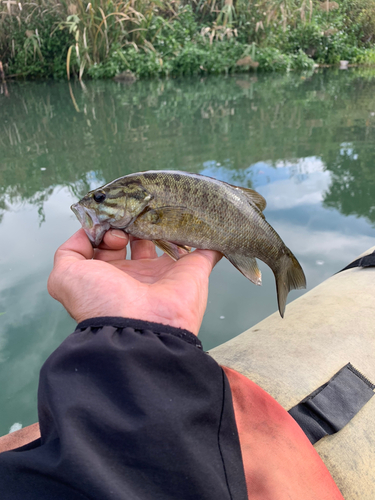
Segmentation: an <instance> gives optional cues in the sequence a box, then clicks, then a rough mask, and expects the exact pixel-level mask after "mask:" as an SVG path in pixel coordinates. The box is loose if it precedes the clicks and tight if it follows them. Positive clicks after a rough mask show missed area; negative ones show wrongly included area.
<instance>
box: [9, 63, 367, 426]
mask: <svg viewBox="0 0 375 500" xmlns="http://www.w3.org/2000/svg"><path fill="white" fill-rule="evenodd" d="M373 77H374V74H373V73H371V72H370V71H368V70H366V71H362V70H361V71H360V72H359V71H354V70H348V71H346V72H339V71H337V72H336V71H329V72H319V73H316V74H313V75H310V76H308V77H307V78H306V77H303V78H301V76H300V75H297V74H288V75H267V76H262V75H259V76H258V77H252V78H250V77H248V78H247V77H246V76H241V77H238V76H237V77H230V78H223V77H217V78H207V79H197V80H193V79H192V80H181V81H180V80H170V81H152V82H136V83H135V84H134V85H132V86H122V85H120V84H116V83H114V82H99V83H93V82H89V83H87V84H86V86H84V87H81V86H80V85H79V84H76V85H74V84H73V85H72V88H71V90H72V93H73V95H74V99H75V103H73V101H72V98H71V95H70V90H69V87H68V86H67V85H66V84H65V83H53V82H52V83H51V82H48V83H39V84H37V83H27V84H12V85H10V86H9V88H8V90H9V96H8V97H5V96H4V95H0V114H1V122H0V216H1V217H2V219H1V220H0V222H1V224H0V231H1V241H2V243H3V245H2V249H1V252H0V273H1V281H0V313H1V312H5V313H6V314H4V315H2V316H0V387H2V390H1V391H0V407H1V408H2V412H1V416H0V434H1V433H5V432H7V431H8V429H9V427H10V426H11V425H12V424H13V423H14V422H15V421H21V422H22V423H23V424H24V425H26V424H28V423H32V422H33V421H34V420H35V419H36V404H35V395H36V387H37V379H38V372H39V369H40V366H41V364H42V362H43V361H44V359H45V358H46V357H47V356H48V354H49V353H50V352H51V351H52V350H53V349H54V348H55V347H56V346H57V345H58V344H59V343H60V342H61V340H62V339H63V338H64V337H65V336H66V335H67V334H68V333H69V332H70V331H72V330H73V329H74V322H73V321H72V320H71V319H70V318H69V317H68V315H67V314H66V313H65V311H64V310H63V309H62V308H61V307H60V306H59V305H58V304H57V303H55V302H54V301H53V300H52V299H51V298H49V297H48V294H47V292H46V280H47V277H48V274H49V271H50V268H51V266H52V257H53V253H54V251H55V249H56V247H57V246H58V245H59V244H60V243H62V242H63V241H64V240H65V239H66V238H68V237H69V236H70V235H71V234H72V233H73V232H74V231H75V230H76V229H78V227H79V224H78V222H77V221H76V219H75V217H74V215H73V214H72V213H71V212H70V210H69V206H70V204H71V203H72V202H73V201H75V200H76V199H77V198H79V197H80V195H82V194H84V193H86V192H87V191H88V190H89V189H91V188H93V187H96V186H98V185H101V184H103V183H104V182H108V181H110V180H112V179H114V178H116V177H120V176H122V175H126V174H128V173H130V172H136V171H139V170H147V169H180V170H186V171H190V172H200V173H204V174H206V175H211V176H214V177H216V178H218V179H222V180H225V181H227V182H232V183H235V184H238V185H242V186H248V187H254V188H255V189H257V190H258V191H259V192H261V193H262V194H263V195H264V196H265V198H266V199H267V203H268V205H267V209H266V212H265V213H266V217H267V220H268V221H269V222H270V223H271V224H272V225H273V226H274V227H275V229H276V230H277V231H278V232H279V234H280V235H281V236H282V238H283V240H284V241H285V243H286V244H287V245H288V246H289V247H290V248H291V249H292V250H293V252H294V253H295V254H296V256H297V257H298V259H299V260H300V262H301V264H302V266H303V268H304V270H305V272H306V276H307V280H308V287H309V289H310V288H312V287H313V286H315V285H316V284H318V283H319V282H321V281H322V280H324V279H326V278H328V277H329V276H330V275H332V274H333V273H334V272H336V271H337V270H339V269H340V268H341V267H343V266H344V265H346V264H347V263H348V262H349V261H350V260H351V259H353V258H355V257H356V255H358V254H359V253H361V252H362V251H364V250H365V249H367V248H369V247H370V246H372V245H373V244H374V243H373V238H374V228H373V226H372V224H373V223H374V217H375V215H374V205H375V204H374V201H373V200H374V199H375V196H374V195H375V177H374V175H375V174H374V169H373V163H372V162H373V158H374V153H375V151H374V148H375V146H374V145H373V144H375V142H374V125H375V92H374V90H375V89H374V87H375V80H374V79H373ZM261 269H262V272H263V287H261V288H259V287H255V286H253V285H251V284H250V283H249V282H248V281H247V280H246V279H245V278H243V276H242V275H241V274H240V273H238V271H236V270H235V269H234V268H233V266H231V265H230V264H229V263H228V262H224V261H222V262H221V263H220V264H219V265H218V266H217V268H216V269H215V271H214V273H213V276H212V280H211V289H210V296H209V304H208V309H207V314H206V316H205V319H204V323H203V326H202V331H201V338H202V341H203V342H204V345H205V347H206V348H207V349H209V348H211V347H212V346H214V345H217V344H219V343H221V342H223V341H225V340H228V339H229V338H231V337H233V336H234V335H237V334H238V333H240V332H241V331H243V330H244V329H246V328H248V327H250V326H252V325H253V324H255V323H256V322H258V321H260V320H261V319H263V318H264V317H265V316H267V315H268V314H270V313H272V312H274V311H275V310H276V309H277V304H276V291H275V284H274V279H273V276H272V273H271V272H270V271H269V269H268V268H266V266H261ZM298 293H300V292H293V293H291V294H290V299H291V300H293V299H294V298H295V297H297V296H298ZM301 293H302V292H301ZM286 314H287V311H286ZM280 321H281V320H280Z"/></svg>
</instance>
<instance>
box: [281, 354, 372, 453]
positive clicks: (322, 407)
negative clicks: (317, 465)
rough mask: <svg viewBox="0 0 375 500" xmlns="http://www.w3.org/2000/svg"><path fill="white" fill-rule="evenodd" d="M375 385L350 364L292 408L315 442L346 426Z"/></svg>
mask: <svg viewBox="0 0 375 500" xmlns="http://www.w3.org/2000/svg"><path fill="white" fill-rule="evenodd" d="M374 389H375V385H374V384H372V383H371V382H370V381H369V380H368V379H367V378H366V377H365V376H363V375H362V374H361V373H360V372H359V371H358V370H356V369H355V368H354V367H353V366H352V365H351V364H350V363H348V364H347V365H345V366H344V367H343V368H341V370H340V371H338V372H337V373H336V374H335V375H334V376H333V377H332V378H331V379H330V380H329V381H328V382H327V383H326V384H324V385H322V386H321V387H319V388H318V389H316V390H315V391H314V392H312V393H311V394H310V395H309V396H307V397H306V398H305V399H303V400H302V401H301V402H300V403H299V404H298V405H296V406H294V407H293V408H291V409H290V410H289V413H290V415H291V416H292V417H293V418H294V420H296V422H297V423H298V424H299V426H300V427H301V428H302V430H303V431H304V432H305V434H306V436H307V437H308V438H309V440H310V442H311V443H312V444H314V443H316V442H317V441H319V439H321V438H322V437H323V436H326V435H327V434H334V433H335V432H337V431H339V430H340V429H342V428H343V427H344V426H345V425H346V424H347V423H348V422H349V421H350V420H351V419H352V418H353V417H354V416H355V415H356V414H357V413H358V412H359V410H360V409H361V408H362V407H363V406H364V405H365V404H366V403H367V401H369V400H370V399H371V398H372V396H373V395H374Z"/></svg>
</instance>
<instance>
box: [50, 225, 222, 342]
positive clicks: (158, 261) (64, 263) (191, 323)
mask: <svg viewBox="0 0 375 500" xmlns="http://www.w3.org/2000/svg"><path fill="white" fill-rule="evenodd" d="M128 241H129V236H128V235H127V234H126V233H124V232H123V231H120V230H116V229H113V230H110V231H108V232H107V233H106V234H105V236H104V239H103V242H102V244H101V245H100V247H99V248H96V249H93V248H92V246H91V243H90V241H89V239H88V238H87V236H86V234H85V232H84V230H83V229H80V230H79V231H78V232H77V233H75V234H74V235H73V236H72V237H71V238H69V240H67V241H66V242H65V243H64V244H63V245H61V247H60V248H59V249H58V250H57V252H56V254H55V262H54V268H53V270H52V272H51V275H50V277H49V280H48V291H49V293H50V295H51V296H52V297H53V298H55V299H56V300H58V301H59V302H61V303H62V305H63V306H64V307H65V309H66V310H67V311H68V312H69V314H70V315H71V316H72V317H73V318H74V319H75V320H76V321H77V322H78V323H79V322H81V321H83V320H85V319H89V318H94V317H100V316H120V317H126V318H133V319H141V320H145V321H153V322H155V323H162V324H167V325H171V326H174V327H178V328H184V329H186V330H189V331H190V332H192V333H194V334H195V335H197V334H198V331H199V328H200V325H201V323H202V319H203V315H204V312H205V310H206V305H207V296H208V278H209V275H210V273H211V271H212V269H213V267H214V266H215V264H216V263H217V262H218V261H219V260H220V259H221V257H222V255H221V254H220V253H219V252H215V251H212V250H195V251H194V252H192V253H191V254H188V255H185V256H184V257H182V258H181V259H180V260H178V261H177V262H174V261H173V260H172V259H171V258H170V257H169V256H168V255H166V254H164V255H162V256H161V257H158V256H157V254H156V250H155V245H154V244H153V243H152V242H151V241H146V240H138V239H134V238H132V237H130V248H131V260H125V259H126V245H127V243H128Z"/></svg>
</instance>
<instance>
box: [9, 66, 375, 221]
mask: <svg viewBox="0 0 375 500" xmlns="http://www.w3.org/2000/svg"><path fill="white" fill-rule="evenodd" d="M374 82H375V80H374V73H373V72H372V71H370V70H368V69H362V70H349V71H339V70H330V71H328V72H327V71H322V70H320V71H319V72H316V73H314V74H309V75H302V76H301V75H298V74H284V75H272V76H258V77H249V76H245V75H243V76H236V77H228V78H223V77H217V78H207V79H201V80H199V79H194V80H186V79H184V80H181V81H179V80H167V81H148V82H136V83H134V84H133V85H131V86H129V85H121V84H116V83H114V82H100V83H94V82H91V83H90V84H88V85H87V87H81V86H80V85H79V84H78V83H77V84H76V85H75V86H73V87H72V95H73V96H74V99H75V105H74V104H73V101H72V99H71V96H70V92H69V87H68V86H67V85H66V84H63V83H48V84H47V83H44V84H13V85H11V86H10V87H9V91H10V98H8V99H7V98H5V97H0V98H1V99H2V100H1V101H0V105H1V110H2V123H1V125H0V127H1V133H0V158H1V161H0V213H4V212H5V211H6V210H7V208H8V205H9V204H10V203H23V202H29V203H32V204H34V205H35V206H37V207H38V209H39V213H40V217H41V219H40V220H41V222H42V221H43V213H44V212H43V205H44V202H45V201H46V200H47V199H48V198H49V197H50V196H51V194H52V192H53V190H54V189H55V187H56V186H68V187H69V188H70V189H71V190H72V192H73V193H74V195H76V196H77V197H79V196H80V195H81V194H83V193H85V192H86V191H87V190H88V189H89V188H90V185H93V184H96V185H98V184H100V183H104V182H108V181H110V180H112V179H114V178H116V177H120V176H122V175H126V174H127V173H130V172H135V171H140V170H147V169H180V170H187V171H192V172H199V171H201V170H202V169H203V168H204V165H205V164H206V162H210V161H211V162H212V161H214V162H217V163H220V164H221V165H222V166H224V167H223V168H225V169H227V170H228V171H230V173H229V176H230V177H231V178H232V179H236V180H237V181H238V182H239V183H242V182H243V181H244V177H243V175H242V173H243V172H244V171H245V170H246V169H247V170H248V169H249V167H250V166H251V165H254V164H255V163H257V162H259V161H266V162H268V163H269V164H271V165H276V164H277V163H278V162H280V161H281V162H282V161H288V162H289V163H293V162H295V160H296V159H298V158H305V157H312V156H313V157H317V158H321V160H322V162H323V164H324V166H325V168H326V169H327V171H329V172H330V173H331V179H332V183H331V186H330V188H329V190H328V191H327V193H326V194H325V199H324V203H325V205H326V206H327V207H332V208H335V209H338V210H340V211H341V212H342V213H343V214H345V215H348V214H354V215H358V216H364V217H366V218H368V219H369V220H370V221H372V222H375V211H374V202H373V200H374V195H375V174H374V169H373V158H374V153H375V147H374V146H373V144H374V127H375V92H374V90H375V88H374V87H375V83H374ZM77 110H78V111H77ZM296 174H298V172H297V171H296Z"/></svg>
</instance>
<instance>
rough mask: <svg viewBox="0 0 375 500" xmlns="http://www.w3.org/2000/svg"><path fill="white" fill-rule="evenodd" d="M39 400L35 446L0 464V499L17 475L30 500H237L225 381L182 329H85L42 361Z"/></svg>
mask: <svg viewBox="0 0 375 500" xmlns="http://www.w3.org/2000/svg"><path fill="white" fill-rule="evenodd" d="M38 397H39V422H40V429H41V443H40V446H39V448H36V449H32V450H29V451H27V452H26V453H19V452H12V451H10V452H8V453H4V454H1V455H0V470H3V469H1V467H2V466H3V468H4V467H5V471H6V474H3V475H1V474H0V491H8V490H9V491H11V490H12V488H14V486H13V485H15V484H17V487H18V488H19V487H20V485H19V483H18V479H17V478H18V477H19V474H20V470H22V471H24V473H23V478H24V484H22V488H24V490H25V491H28V492H29V491H30V484H31V483H30V484H29V483H28V481H29V479H28V478H29V477H30V481H31V482H32V484H33V491H34V492H35V494H34V493H33V495H34V496H28V498H29V499H30V500H34V498H35V500H36V499H38V500H42V499H44V498H47V497H45V496H43V495H42V494H41V492H42V491H46V492H48V494H49V495H50V497H49V498H51V497H52V495H54V496H53V498H55V499H56V500H57V499H58V500H60V498H61V499H65V498H67V497H69V498H71V499H72V500H73V499H74V500H75V499H76V498H77V499H78V498H82V495H84V496H85V497H90V498H95V499H96V498H98V499H99V498H100V499H101V498H112V497H113V498H142V500H154V499H155V498H160V499H163V500H172V499H175V498H180V499H181V500H195V499H196V498H207V499H216V498H220V499H222V500H229V499H233V500H245V499H246V485H245V478H244V472H243V467H242V461H241V451H240V446H239V440H238V435H237V428H236V423H235V419H234V412H233V406H232V401H231V395H230V389H229V385H228V381H227V379H226V377H225V375H224V373H223V371H222V369H221V368H220V366H219V365H218V364H217V363H216V362H215V361H214V360H213V359H211V358H210V356H208V355H207V354H206V353H204V352H203V350H202V348H201V344H200V341H199V340H198V339H197V337H196V336H195V335H193V334H192V333H190V332H188V331H186V330H181V329H177V328H172V327H168V326H164V325H161V324H155V323H154V324H152V323H148V322H144V321H139V320H131V319H124V318H96V319H93V320H87V321H85V322H83V323H81V324H80V325H78V327H77V330H76V331H75V332H74V333H73V334H72V335H70V336H69V337H68V338H67V339H66V340H65V341H64V342H63V343H62V345H61V346H60V347H59V348H58V349H57V350H56V351H55V352H54V353H52V355H51V356H50V358H49V359H48V360H47V361H46V363H45V365H44V366H43V368H42V370H41V376H40V384H39V393H38ZM35 478H37V480H36V479H35ZM40 478H43V480H42V479H40ZM46 478H48V484H47V485H46V481H47V479H46ZM35 481H37V483H38V484H36V483H35ZM39 483H40V484H39ZM56 484H58V485H59V486H58V491H59V492H60V491H61V493H59V494H57V493H56V491H57V490H56V486H55V485H56ZM46 488H47V489H46ZM64 488H65V489H64ZM73 492H77V493H74V494H73ZM108 492H112V496H111V497H109V496H108ZM22 493H23V491H22ZM28 494H29V493H28ZM43 494H44V493H43ZM46 494H47V493H46ZM41 495H42V496H41ZM10 498H11V499H12V500H13V498H15V499H16V500H18V498H22V496H20V497H9V499H10ZM5 499H6V500H8V497H5Z"/></svg>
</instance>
